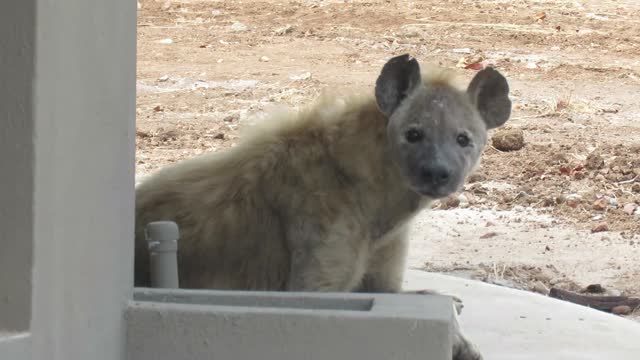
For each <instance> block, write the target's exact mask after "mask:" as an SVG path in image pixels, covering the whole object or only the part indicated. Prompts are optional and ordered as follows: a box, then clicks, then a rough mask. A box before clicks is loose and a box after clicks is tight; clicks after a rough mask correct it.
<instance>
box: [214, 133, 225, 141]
mask: <svg viewBox="0 0 640 360" xmlns="http://www.w3.org/2000/svg"><path fill="white" fill-rule="evenodd" d="M213 138H214V139H219V140H224V133H218V134H216V136H214V137H213Z"/></svg>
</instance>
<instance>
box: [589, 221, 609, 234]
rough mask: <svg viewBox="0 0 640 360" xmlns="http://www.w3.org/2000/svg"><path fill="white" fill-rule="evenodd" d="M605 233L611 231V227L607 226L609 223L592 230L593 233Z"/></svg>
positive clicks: (600, 224) (601, 224) (598, 225)
mask: <svg viewBox="0 0 640 360" xmlns="http://www.w3.org/2000/svg"><path fill="white" fill-rule="evenodd" d="M603 231H609V225H607V223H604V222H603V223H599V224H597V225H596V226H594V227H593V228H591V232H592V233H597V232H603Z"/></svg>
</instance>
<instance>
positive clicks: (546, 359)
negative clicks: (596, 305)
mask: <svg viewBox="0 0 640 360" xmlns="http://www.w3.org/2000/svg"><path fill="white" fill-rule="evenodd" d="M405 289H407V290H417V289H433V290H438V291H441V292H443V293H446V294H451V295H456V296H458V297H460V298H461V299H462V301H463V302H464V309H463V311H462V315H461V316H460V323H461V326H462V328H463V331H464V332H465V333H466V334H467V336H468V337H469V338H470V339H471V340H472V341H474V342H475V343H476V344H477V345H478V347H479V348H480V351H481V352H482V353H483V356H484V358H485V359H486V360H503V359H504V360H507V359H508V360H525V359H526V360H534V359H535V360H591V359H593V360H596V359H597V360H609V359H610V360H639V359H640V324H638V323H635V322H633V321H630V320H627V319H624V318H620V317H617V316H614V315H610V314H607V313H604V312H600V311H597V310H593V309H590V308H586V307H583V306H578V305H574V304H571V303H568V302H564V301H560V300H556V299H552V298H549V297H546V296H542V295H538V294H535V293H529V292H525V291H519V290H514V289H510V288H505V287H500V286H496V285H490V284H486V283H482V282H479V281H473V280H466V279H461V278H454V277H450V276H445V275H440V274H433V273H428V272H424V271H419V270H408V272H407V276H406V281H405Z"/></svg>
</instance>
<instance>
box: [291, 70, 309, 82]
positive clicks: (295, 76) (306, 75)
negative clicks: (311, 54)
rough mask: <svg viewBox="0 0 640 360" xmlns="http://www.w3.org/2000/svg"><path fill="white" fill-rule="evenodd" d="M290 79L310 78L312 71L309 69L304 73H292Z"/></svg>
mask: <svg viewBox="0 0 640 360" xmlns="http://www.w3.org/2000/svg"><path fill="white" fill-rule="evenodd" d="M289 79H291V80H309V79H311V73H310V72H309V71H307V72H304V73H302V74H299V75H291V76H289Z"/></svg>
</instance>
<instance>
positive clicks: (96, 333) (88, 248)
mask: <svg viewBox="0 0 640 360" xmlns="http://www.w3.org/2000/svg"><path fill="white" fill-rule="evenodd" d="M21 1H22V0H21ZM37 4H38V7H37V17H36V19H37V34H36V62H35V87H34V91H35V93H34V95H35V102H34V116H35V141H36V143H35V145H36V146H35V179H36V180H35V190H36V191H35V198H34V208H35V223H34V240H35V253H34V254H35V267H34V294H33V295H34V300H33V322H32V327H31V329H32V332H33V343H34V354H35V357H36V358H37V359H47V360H76V359H77V360H85V359H92V360H101V359H104V360H107V359H110V360H113V359H121V358H123V356H124V341H125V334H126V333H125V327H124V321H123V319H124V317H123V310H124V308H125V306H126V304H127V301H128V300H129V299H130V297H131V292H132V284H133V279H132V276H133V268H132V265H133V257H132V256H133V255H132V254H133V240H132V239H133V230H134V225H133V219H134V217H133V208H134V192H133V191H134V153H135V151H134V148H135V64H136V36H135V34H136V4H135V2H134V1H131V0H109V1H104V0H65V1H59V0H38V2H37Z"/></svg>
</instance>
